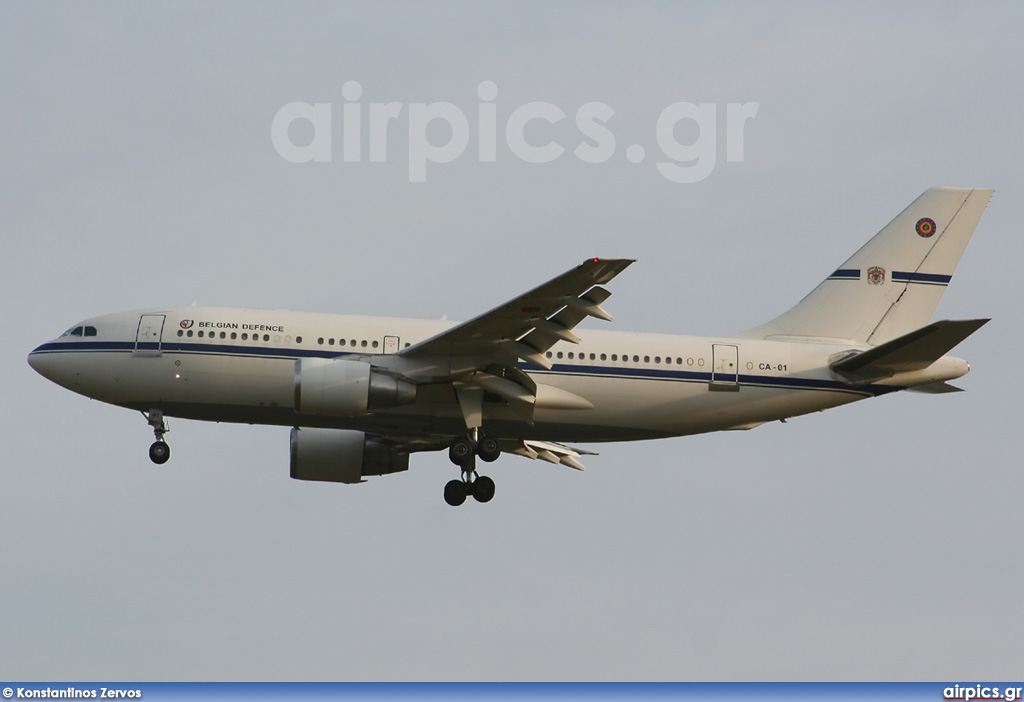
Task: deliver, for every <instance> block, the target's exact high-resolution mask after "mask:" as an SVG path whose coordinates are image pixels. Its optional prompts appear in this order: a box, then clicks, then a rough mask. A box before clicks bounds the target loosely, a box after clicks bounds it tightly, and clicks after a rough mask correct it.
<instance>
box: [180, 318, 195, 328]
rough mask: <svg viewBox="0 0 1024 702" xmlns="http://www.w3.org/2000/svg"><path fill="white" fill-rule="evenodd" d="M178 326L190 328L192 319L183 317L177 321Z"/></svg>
mask: <svg viewBox="0 0 1024 702" xmlns="http://www.w3.org/2000/svg"><path fill="white" fill-rule="evenodd" d="M178 326H179V327H181V328H182V329H191V328H192V320H191V319H183V320H181V321H180V322H178Z"/></svg>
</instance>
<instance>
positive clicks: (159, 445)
mask: <svg viewBox="0 0 1024 702" xmlns="http://www.w3.org/2000/svg"><path fill="white" fill-rule="evenodd" d="M142 416H143V417H145V418H146V421H147V422H149V426H151V427H153V434H154V435H155V436H156V441H154V442H153V445H152V446H150V447H149V460H151V461H153V463H156V464H157V465H158V466H159V465H163V464H164V463H167V461H168V460H170V458H171V447H170V446H168V445H167V442H166V441H164V434H166V433H167V432H169V431H170V429H168V428H167V422H165V421H164V413H163V412H162V411H161V410H158V409H154V410H150V411H149V412H148V413H147V412H143V413H142Z"/></svg>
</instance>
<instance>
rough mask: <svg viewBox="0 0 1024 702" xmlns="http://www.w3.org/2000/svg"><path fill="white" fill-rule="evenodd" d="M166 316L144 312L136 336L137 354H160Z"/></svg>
mask: <svg viewBox="0 0 1024 702" xmlns="http://www.w3.org/2000/svg"><path fill="white" fill-rule="evenodd" d="M165 318H166V317H165V316H164V315H162V314H144V315H142V317H140V318H139V331H138V333H137V334H136V336H135V354H136V355H138V356H159V355H160V354H161V349H160V344H161V341H162V337H163V332H164V320H165Z"/></svg>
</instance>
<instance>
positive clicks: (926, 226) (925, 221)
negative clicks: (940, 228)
mask: <svg viewBox="0 0 1024 702" xmlns="http://www.w3.org/2000/svg"><path fill="white" fill-rule="evenodd" d="M917 233H918V234H919V235H920V236H923V237H924V238H925V239H927V238H928V237H930V236H931V235H932V234H934V233H935V220H934V219H931V218H929V217H922V218H921V219H919V220H917Z"/></svg>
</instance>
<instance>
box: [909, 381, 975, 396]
mask: <svg viewBox="0 0 1024 702" xmlns="http://www.w3.org/2000/svg"><path fill="white" fill-rule="evenodd" d="M907 390H908V391H910V392H923V393H925V394H926V395H944V394H946V393H949V392H963V391H964V389H963V388H958V387H957V386H956V385H950V384H949V383H928V384H927V385H918V386H917V387H916V388H907Z"/></svg>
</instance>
